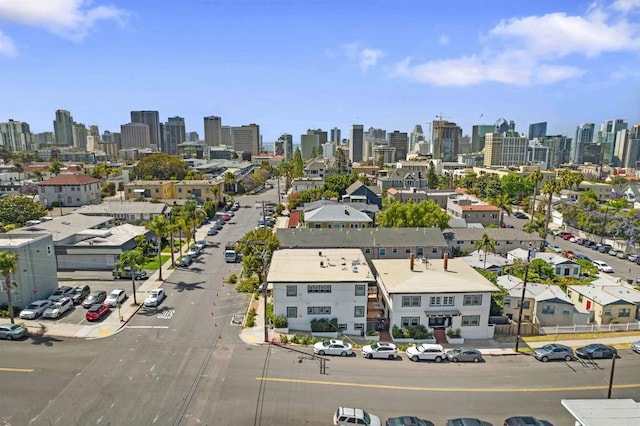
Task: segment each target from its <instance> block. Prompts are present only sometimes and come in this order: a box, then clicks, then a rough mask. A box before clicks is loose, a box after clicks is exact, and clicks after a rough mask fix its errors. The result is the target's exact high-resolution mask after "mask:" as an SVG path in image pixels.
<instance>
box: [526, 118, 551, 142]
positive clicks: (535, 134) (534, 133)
mask: <svg viewBox="0 0 640 426" xmlns="http://www.w3.org/2000/svg"><path fill="white" fill-rule="evenodd" d="M545 136H547V122H546V121H543V122H541V123H533V124H529V140H532V139H535V138H538V139H542V138H544V137H545Z"/></svg>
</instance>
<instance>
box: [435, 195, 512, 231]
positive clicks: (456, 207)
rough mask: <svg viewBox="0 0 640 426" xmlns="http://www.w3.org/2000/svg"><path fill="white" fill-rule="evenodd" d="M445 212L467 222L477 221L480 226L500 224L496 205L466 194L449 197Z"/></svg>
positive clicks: (498, 210)
mask: <svg viewBox="0 0 640 426" xmlns="http://www.w3.org/2000/svg"><path fill="white" fill-rule="evenodd" d="M447 213H448V214H449V215H450V216H451V217H453V218H456V219H464V220H466V221H467V223H479V224H481V225H482V226H488V225H499V224H500V209H499V208H498V207H496V206H494V205H493V204H489V203H486V202H484V201H482V200H480V199H478V198H475V197H472V196H469V195H466V194H459V195H458V196H455V197H449V198H448V199H447Z"/></svg>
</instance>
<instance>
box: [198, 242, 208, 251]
mask: <svg viewBox="0 0 640 426" xmlns="http://www.w3.org/2000/svg"><path fill="white" fill-rule="evenodd" d="M196 247H197V248H198V249H199V250H200V251H202V250H204V249H205V248H206V247H207V241H206V240H198V241H196Z"/></svg>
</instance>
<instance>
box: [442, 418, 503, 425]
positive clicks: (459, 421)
mask: <svg viewBox="0 0 640 426" xmlns="http://www.w3.org/2000/svg"><path fill="white" fill-rule="evenodd" d="M447 426H493V425H492V424H491V423H489V422H485V421H484V420H480V419H475V418H472V417H461V418H458V419H449V420H447Z"/></svg>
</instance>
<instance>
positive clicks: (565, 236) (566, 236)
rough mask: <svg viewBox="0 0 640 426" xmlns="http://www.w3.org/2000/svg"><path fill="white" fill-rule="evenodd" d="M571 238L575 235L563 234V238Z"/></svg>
mask: <svg viewBox="0 0 640 426" xmlns="http://www.w3.org/2000/svg"><path fill="white" fill-rule="evenodd" d="M571 238H573V235H571V234H567V235H563V236H562V239H563V240H570V239H571Z"/></svg>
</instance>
